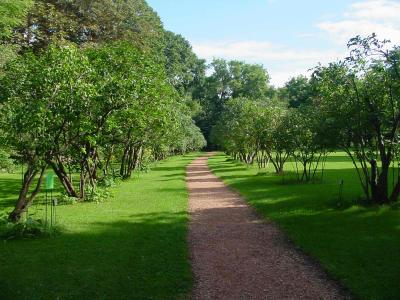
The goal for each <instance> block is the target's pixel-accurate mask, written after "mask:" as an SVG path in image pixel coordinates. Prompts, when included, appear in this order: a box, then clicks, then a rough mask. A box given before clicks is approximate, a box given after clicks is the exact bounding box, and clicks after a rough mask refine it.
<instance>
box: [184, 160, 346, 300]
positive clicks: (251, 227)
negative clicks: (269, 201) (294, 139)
mask: <svg viewBox="0 0 400 300" xmlns="http://www.w3.org/2000/svg"><path fill="white" fill-rule="evenodd" d="M207 159H208V158H207V157H201V158H198V159H196V160H195V161H194V162H193V163H192V164H191V165H189V166H188V168H187V182H188V188H189V193H190V198H189V207H190V214H191V222H190V227H189V243H190V251H191V259H192V266H193V272H194V275H195V286H194V291H193V298H194V299H345V298H348V296H347V295H346V293H345V292H343V290H342V289H341V288H340V287H339V286H338V285H337V284H336V283H335V282H333V281H331V280H330V279H328V278H327V276H326V275H325V273H324V272H323V271H322V270H321V269H320V268H319V267H318V266H317V265H316V264H315V263H313V261H312V260H311V259H309V258H307V257H305V256H304V255H303V254H301V253H299V252H298V251H296V250H295V249H294V248H293V247H292V246H291V245H290V243H289V242H287V240H286V238H285V236H284V235H283V234H282V233H281V232H280V231H279V229H278V228H277V227H276V226H275V225H274V224H272V223H271V222H266V221H261V220H260V219H259V218H258V217H257V216H256V214H255V213H254V211H253V210H252V208H250V207H249V206H248V205H247V204H246V202H245V201H244V200H243V199H242V198H241V197H240V196H239V195H238V194H237V193H235V192H233V191H232V190H230V189H229V188H228V187H227V186H226V185H225V184H224V183H223V182H222V181H221V180H220V179H219V178H217V177H216V176H215V175H213V174H212V173H211V171H210V169H209V168H208V166H207Z"/></svg>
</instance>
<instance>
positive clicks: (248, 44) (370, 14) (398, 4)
mask: <svg viewBox="0 0 400 300" xmlns="http://www.w3.org/2000/svg"><path fill="white" fill-rule="evenodd" d="M274 1H275V0H268V2H269V3H272V2H274ZM399 16H400V1H399V0H364V1H362V0H358V1H357V2H355V3H353V4H351V5H349V7H348V9H347V10H346V11H345V12H343V13H342V14H341V15H336V16H335V15H333V14H330V15H329V16H328V15H326V16H325V18H326V21H324V22H320V23H318V24H316V28H317V29H319V32H313V31H310V32H300V33H297V35H296V37H297V38H302V39H307V38H308V39H310V41H311V38H312V42H311V43H310V45H311V46H309V49H304V48H300V47H299V46H298V47H295V48H294V47H289V46H285V45H277V44H275V43H271V42H270V41H268V40H264V41H259V40H258V41H256V40H240V41H218V42H217V41H203V42H194V43H192V44H193V49H194V51H195V52H196V53H197V54H198V55H199V56H200V57H202V58H205V59H208V60H211V59H212V58H214V57H218V58H219V57H221V58H225V59H235V60H243V61H247V62H251V63H260V64H263V65H264V66H265V67H266V68H267V70H268V72H269V74H270V75H271V81H272V83H273V84H274V85H276V86H282V85H283V84H284V83H285V82H286V81H288V80H289V79H290V78H291V77H293V76H297V75H300V74H307V73H308V70H309V69H310V68H313V67H315V66H316V64H317V63H319V62H320V63H322V64H326V63H329V62H332V61H336V60H338V59H342V58H344V57H346V55H347V54H348V50H347V49H346V44H347V42H348V41H349V39H351V38H352V37H355V36H356V35H362V36H367V35H370V34H371V33H373V32H375V33H376V34H378V38H380V39H390V40H391V41H392V42H394V43H396V44H400V17H399ZM314 29H315V28H314ZM316 43H319V44H320V45H324V44H326V45H325V47H322V48H325V49H320V47H318V48H317V47H314V48H313V46H312V45H315V44H316ZM326 47H330V48H327V49H326ZM316 48H317V49H316Z"/></svg>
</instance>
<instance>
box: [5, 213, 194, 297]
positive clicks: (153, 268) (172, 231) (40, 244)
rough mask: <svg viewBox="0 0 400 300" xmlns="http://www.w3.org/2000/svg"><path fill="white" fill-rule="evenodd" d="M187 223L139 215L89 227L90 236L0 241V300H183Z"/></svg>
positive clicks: (187, 280) (177, 217) (187, 278)
mask: <svg viewBox="0 0 400 300" xmlns="http://www.w3.org/2000/svg"><path fill="white" fill-rule="evenodd" d="M186 221H187V216H186V212H181V213H165V214H164V213H151V214H137V215H132V216H130V218H129V219H127V220H126V221H119V222H110V223H109V222H97V223H91V224H88V225H90V232H82V233H80V234H77V233H74V234H68V232H67V233H64V234H63V235H62V236H60V237H57V238H55V239H52V240H45V241H40V240H35V241H12V242H7V243H2V244H1V245H0V249H1V253H2V255H1V256H0V265H1V266H2V267H1V268H0V295H1V299H177V298H184V297H185V296H187V293H188V292H189V290H190V284H191V273H190V268H189V265H188V263H187V260H188V257H187V250H186V231H187V228H186ZM21 244H24V246H22V245H21ZM27 249H29V253H27ZM155 253H157V254H156V255H155Z"/></svg>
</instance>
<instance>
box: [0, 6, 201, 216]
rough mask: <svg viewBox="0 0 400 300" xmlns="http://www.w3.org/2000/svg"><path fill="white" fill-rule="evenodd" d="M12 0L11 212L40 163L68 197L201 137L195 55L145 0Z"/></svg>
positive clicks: (7, 32)
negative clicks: (16, 173)
mask: <svg viewBox="0 0 400 300" xmlns="http://www.w3.org/2000/svg"><path fill="white" fill-rule="evenodd" d="M26 3H28V2H26ZM17 4H18V3H17ZM17 4H12V3H8V2H6V3H5V4H2V6H3V7H2V8H3V9H8V10H9V11H10V16H13V17H14V18H15V20H14V19H10V20H8V19H7V18H6V17H7V16H5V17H4V18H3V16H2V19H1V20H0V24H1V26H0V28H1V29H2V30H3V34H2V36H1V37H0V38H1V39H2V43H3V45H5V46H6V47H9V48H10V49H15V50H16V52H15V55H14V57H9V59H7V63H6V64H5V65H4V67H3V72H4V76H2V77H1V78H0V115H1V118H0V133H1V135H0V139H1V147H2V150H1V153H2V158H1V162H2V163H1V164H2V165H1V168H2V169H4V168H8V167H10V166H9V163H10V158H12V159H13V160H14V162H16V163H18V164H20V165H22V166H23V168H24V175H23V180H22V186H21V190H20V194H19V199H18V201H17V203H16V207H15V209H14V211H13V212H12V213H11V214H10V220H12V221H18V220H19V219H20V217H21V214H22V213H23V212H24V211H25V210H26V209H27V208H28V207H29V205H31V203H32V202H33V201H34V199H35V197H36V196H37V195H38V194H39V192H40V189H41V186H42V182H43V179H44V177H45V174H46V170H47V169H49V168H51V169H52V170H53V171H54V173H55V174H56V175H57V177H58V178H59V181H60V182H61V184H62V186H63V187H64V190H65V193H66V196H67V197H70V198H71V197H72V198H78V199H81V200H90V199H92V198H93V195H97V194H98V192H97V185H98V183H99V182H104V181H105V180H107V179H108V178H114V177H117V176H118V177H121V178H123V179H127V178H130V177H131V175H132V173H133V172H134V171H135V170H138V169H143V168H145V167H146V164H147V163H149V162H151V161H154V160H160V159H164V158H165V157H166V156H168V155H171V154H181V153H185V152H188V151H193V150H198V149H201V148H203V147H204V146H205V140H204V137H203V135H202V134H201V132H200V129H199V128H198V127H196V125H195V123H194V121H193V120H192V116H193V115H194V114H195V113H194V112H193V110H196V109H197V110H198V108H196V105H193V100H192V97H191V89H192V88H191V84H192V82H193V81H194V80H195V76H196V70H197V69H198V64H200V63H199V62H200V60H198V59H197V57H196V56H195V55H194V53H193V52H192V50H191V47H190V45H189V44H188V43H187V41H186V40H184V39H183V38H182V37H180V36H177V35H174V34H173V33H171V32H165V31H164V30H163V28H162V24H161V22H160V20H159V18H158V16H157V15H156V13H154V12H153V10H152V9H151V8H150V7H149V6H148V5H147V4H146V2H145V1H100V0H99V1H68V2H65V1H42V0H40V1H39V0H38V1H33V3H29V4H30V5H31V6H24V7H25V8H26V11H25V13H23V11H24V10H21V12H20V13H18V14H16V13H15V9H16V8H17V7H19V6H17ZM18 5H19V4H18ZM20 5H22V1H21V4H20ZM24 18H25V19H24ZM6 22H7V24H8V25H7V26H6V25H4V24H6ZM164 37H165V38H164ZM163 49H165V50H163ZM5 153H8V157H7V155H5ZM4 156H5V157H4ZM76 173H78V174H79V180H78V181H76V182H75V181H74V180H73V177H74V176H72V174H76Z"/></svg>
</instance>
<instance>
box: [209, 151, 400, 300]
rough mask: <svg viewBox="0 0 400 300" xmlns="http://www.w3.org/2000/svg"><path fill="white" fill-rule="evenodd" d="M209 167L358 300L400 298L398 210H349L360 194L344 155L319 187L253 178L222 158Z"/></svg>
mask: <svg viewBox="0 0 400 300" xmlns="http://www.w3.org/2000/svg"><path fill="white" fill-rule="evenodd" d="M209 166H210V167H211V169H212V170H213V172H214V173H215V174H216V175H217V176H219V177H221V178H222V179H223V180H224V181H225V182H226V183H227V184H229V185H230V186H232V187H233V188H234V189H235V190H237V191H238V192H240V193H241V194H242V195H243V196H244V197H245V198H246V199H247V200H248V201H249V203H250V204H251V205H252V206H254V207H255V209H256V210H257V211H258V212H259V213H260V214H261V215H263V216H265V217H267V218H269V219H272V220H274V221H275V222H276V223H277V224H279V226H280V227H281V228H282V229H283V230H284V231H285V232H286V233H287V235H288V236H289V238H290V239H291V240H292V241H293V242H294V243H295V244H296V245H297V246H299V247H300V248H301V249H302V250H304V251H305V252H306V253H308V254H310V255H311V256H313V257H315V258H316V259H318V260H319V261H320V262H321V264H322V265H323V267H324V268H325V269H326V270H327V271H328V272H329V273H330V274H332V275H333V276H334V277H335V278H337V279H339V280H340V281H341V282H342V283H343V285H344V286H346V287H348V288H349V289H350V290H351V291H352V292H353V293H354V294H355V296H356V297H357V298H360V299H399V298H400V284H399V278H400V255H399V249H400V210H399V209H395V208H393V209H390V208H379V207H375V208H365V207H360V206H357V205H355V204H354V200H356V199H357V198H358V197H359V196H361V195H362V191H361V188H360V184H359V182H358V178H357V175H356V173H355V171H354V169H353V167H352V164H351V162H350V161H349V160H348V159H347V157H346V156H345V154H344V153H335V154H333V155H331V156H330V157H329V159H328V162H327V165H326V176H325V180H324V182H323V183H314V184H313V183H309V184H298V183H295V182H293V181H289V180H288V179H289V177H290V176H288V175H287V176H286V178H285V181H283V179H282V178H281V177H278V176H276V175H274V174H273V172H272V169H269V170H268V171H269V172H268V173H266V174H258V170H257V168H256V167H255V168H253V167H250V168H248V167H246V166H244V165H242V164H239V163H236V162H234V161H232V160H230V159H229V157H227V156H225V155H222V154H220V155H217V156H214V157H211V158H210V160H209ZM287 167H288V168H289V167H291V164H290V163H288V165H287ZM342 179H343V180H344V190H343V199H342V200H339V197H338V194H339V183H340V181H341V180H342Z"/></svg>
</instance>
